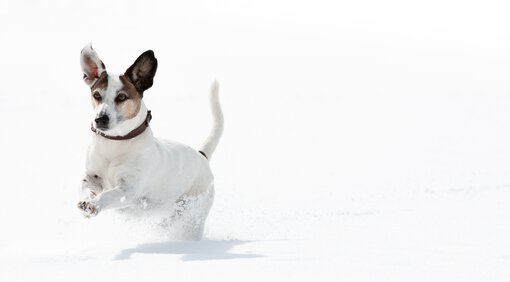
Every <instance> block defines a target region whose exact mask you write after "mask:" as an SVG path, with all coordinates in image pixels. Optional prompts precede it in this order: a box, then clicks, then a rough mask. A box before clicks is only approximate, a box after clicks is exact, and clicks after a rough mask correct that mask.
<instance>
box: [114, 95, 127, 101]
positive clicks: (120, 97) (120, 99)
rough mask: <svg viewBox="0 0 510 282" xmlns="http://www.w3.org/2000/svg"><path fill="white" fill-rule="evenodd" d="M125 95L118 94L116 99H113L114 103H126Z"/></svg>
mask: <svg viewBox="0 0 510 282" xmlns="http://www.w3.org/2000/svg"><path fill="white" fill-rule="evenodd" d="M127 98H128V97H127V95H126V94H124V93H120V94H119V95H117V97H116V98H115V101H116V102H123V101H126V100H127Z"/></svg>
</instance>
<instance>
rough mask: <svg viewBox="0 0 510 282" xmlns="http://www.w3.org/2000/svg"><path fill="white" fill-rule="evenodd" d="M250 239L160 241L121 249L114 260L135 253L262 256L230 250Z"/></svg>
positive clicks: (215, 257)
mask: <svg viewBox="0 0 510 282" xmlns="http://www.w3.org/2000/svg"><path fill="white" fill-rule="evenodd" d="M245 243H250V242H249V241H239V240H227V241H195V242H160V243H148V244H141V245H138V246H136V247H134V248H129V249H125V250H123V251H121V252H120V253H119V254H117V255H116V256H115V257H114V260H127V259H130V258H131V256H132V255H133V254H180V255H183V257H182V258H181V259H182V260H183V261H198V260H223V259H241V258H257V257H262V256H261V255H258V254H236V253H231V252H230V250H231V249H232V248H234V247H235V246H240V245H243V244H245Z"/></svg>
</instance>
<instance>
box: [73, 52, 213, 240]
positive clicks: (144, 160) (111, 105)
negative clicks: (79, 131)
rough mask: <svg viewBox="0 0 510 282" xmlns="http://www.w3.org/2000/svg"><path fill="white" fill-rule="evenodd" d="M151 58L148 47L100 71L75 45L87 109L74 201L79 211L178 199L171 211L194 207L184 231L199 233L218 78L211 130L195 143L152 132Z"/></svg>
mask: <svg viewBox="0 0 510 282" xmlns="http://www.w3.org/2000/svg"><path fill="white" fill-rule="evenodd" d="M157 65H158V62H157V60H156V58H155V57H154V52H152V51H151V50H149V51H146V52H144V53H143V54H142V55H140V56H139V57H138V59H136V61H135V62H134V63H133V65H132V66H130V67H129V68H128V69H127V71H126V72H125V73H124V74H122V75H115V74H110V73H107V72H106V69H105V65H104V64H103V62H102V61H101V60H100V59H99V57H98V55H97V53H96V52H95V51H94V50H93V49H92V46H91V45H87V46H85V48H83V50H82V51H81V67H82V71H83V74H84V76H83V79H84V81H85V83H86V84H87V85H88V86H89V87H90V90H91V98H92V105H93V108H94V117H93V121H92V131H93V134H92V141H91V143H90V145H89V149H88V153H87V163H86V171H85V176H84V178H83V180H82V185H81V193H80V194H81V196H80V197H81V198H80V201H79V203H78V208H79V209H81V210H82V212H83V214H84V215H85V216H86V217H91V216H95V215H97V214H98V213H100V212H102V211H104V210H108V209H123V210H126V209H133V210H135V209H147V208H154V209H158V208H159V209H160V210H161V208H168V207H171V206H174V207H175V206H178V210H177V213H175V214H174V215H172V217H174V216H178V215H180V214H181V213H182V212H183V211H185V210H187V209H194V210H193V211H192V213H193V216H194V222H193V223H192V229H193V230H191V231H188V232H190V236H191V239H199V238H201V236H202V234H203V227H204V223H205V219H206V217H207V215H208V213H209V209H210V208H211V205H212V201H213V198H214V186H213V185H214V184H213V175H212V172H211V169H210V167H209V160H210V159H211V157H212V154H213V152H214V150H215V148H216V145H217V144H218V141H219V139H220V137H221V134H222V132H223V114H222V111H221V108H220V104H219V100H218V83H217V82H214V83H213V84H212V86H211V91H210V103H211V108H212V112H213V125H214V126H213V130H212V131H211V133H210V135H209V137H208V138H207V140H206V141H205V143H204V145H203V147H202V148H201V149H200V151H196V150H194V149H192V148H190V147H188V146H186V145H183V144H179V143H176V142H170V141H163V140H158V139H156V138H154V136H153V134H152V131H151V129H150V127H149V122H150V119H151V112H150V111H148V110H147V108H146V106H145V105H144V103H143V100H142V98H143V94H144V91H145V90H147V89H149V88H150V87H151V86H152V83H153V78H154V75H155V73H156V69H157ZM198 198H199V199H201V200H200V201H196V199H198ZM193 200H195V201H194V202H193ZM192 202H193V203H192Z"/></svg>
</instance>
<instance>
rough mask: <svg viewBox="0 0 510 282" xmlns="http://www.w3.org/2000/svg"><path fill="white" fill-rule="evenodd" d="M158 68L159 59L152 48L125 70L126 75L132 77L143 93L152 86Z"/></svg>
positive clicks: (132, 80)
mask: <svg viewBox="0 0 510 282" xmlns="http://www.w3.org/2000/svg"><path fill="white" fill-rule="evenodd" d="M157 68H158V60H156V57H154V52H153V51H152V50H148V51H145V52H144V53H143V54H141V55H140V57H138V59H136V61H135V62H134V63H133V65H131V66H130V67H129V68H128V69H127V70H126V72H125V75H126V76H127V77H129V79H131V82H133V84H134V85H135V87H136V89H137V90H138V91H139V92H140V94H142V95H143V91H145V90H147V89H149V88H151V86H152V83H153V79H154V75H156V69H157Z"/></svg>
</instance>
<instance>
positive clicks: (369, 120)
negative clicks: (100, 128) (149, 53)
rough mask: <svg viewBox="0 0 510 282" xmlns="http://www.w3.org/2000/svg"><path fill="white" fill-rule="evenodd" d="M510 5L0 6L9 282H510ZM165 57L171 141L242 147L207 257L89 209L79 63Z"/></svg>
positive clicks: (200, 246) (146, 227)
mask: <svg viewBox="0 0 510 282" xmlns="http://www.w3.org/2000/svg"><path fill="white" fill-rule="evenodd" d="M509 13H510V5H509V4H506V2H505V1H500V2H497V1H424V2H421V3H417V2H415V1H414V2H413V1H412V4H411V2H409V1H343V2H342V1H269V0H262V1H252V2H250V1H226V0H218V1H120V0H119V1H85V2H83V1H81V2H79V1H29V0H27V1H6V0H2V1H1V2H0V38H1V47H0V51H1V52H0V83H1V87H0V118H1V123H2V125H1V128H2V133H1V135H0V137H1V138H0V156H1V159H0V171H1V174H0V175H1V178H2V182H1V183H2V184H1V189H2V192H3V193H2V196H1V197H0V198H1V205H0V222H1V224H2V231H1V232H0V266H1V267H0V280H2V281H91V280H94V281H119V280H123V281H139V280H140V279H141V280H142V281H151V280H152V281H198V280H206V281H212V280H217V281H508V280H509V279H510V240H509V239H508V238H510V225H509V216H510V205H508V199H509V197H510V161H509V160H510V150H509V149H508V146H509V144H510V127H509V124H510V113H509V111H508V109H510V67H509V66H510V28H509V27H510V17H509V16H508V15H509ZM88 42H92V43H93V46H94V49H95V50H96V51H97V52H98V53H99V55H100V57H101V58H102V60H103V61H104V63H105V64H106V67H107V70H108V71H111V72H117V73H121V72H124V71H125V69H127V67H129V66H130V65H131V63H132V62H133V61H134V60H135V59H136V57H137V56H138V55H139V54H141V53H142V52H143V51H145V50H147V49H152V50H154V51H155V54H156V57H157V58H158V61H159V67H158V73H157V74H156V78H155V84H154V86H153V87H152V89H150V90H148V91H147V92H146V93H145V98H144V99H145V103H146V105H148V107H149V108H150V109H151V110H152V112H153V116H154V119H153V121H152V123H151V126H152V129H153V131H154V132H155V134H156V135H157V136H161V137H164V138H169V139H174V140H178V141H182V142H184V143H187V144H189V145H191V146H194V147H197V146H198V145H199V144H201V142H202V141H203V140H204V138H205V137H206V135H207V133H208V131H209V127H210V116H209V115H210V114H209V109H208V107H207V90H208V87H209V83H210V82H211V81H212V80H213V79H218V80H219V82H220V85H221V86H220V98H221V100H222V105H223V108H224V114H225V122H226V124H225V134H224V136H223V139H222V140H221V142H220V145H219V147H218V150H217V151H216V153H215V156H214V159H213V160H212V167H213V170H214V172H215V175H216V201H215V204H214V206H213V209H212V211H211V214H210V217H209V219H208V222H207V225H206V233H205V238H204V240H203V241H201V242H171V241H169V240H168V238H166V237H165V236H163V235H162V234H159V233H157V232H155V231H154V230H152V229H151V225H150V224H149V222H129V221H128V222H126V221H125V220H120V219H119V218H118V217H117V216H116V215H115V213H114V212H112V213H108V212H105V213H104V214H101V215H99V216H98V217H97V218H94V219H91V220H86V219H84V218H82V216H81V214H80V213H79V211H78V210H77V209H76V208H75V206H76V201H77V188H78V185H79V183H80V178H81V174H82V172H83V168H84V157H85V152H86V148H87V144H88V140H89V138H90V135H91V132H90V130H89V124H90V118H91V114H92V110H91V107H90V97H89V95H90V93H89V90H88V89H87V87H86V86H85V84H84V83H83V82H82V80H81V75H82V74H81V71H80V67H79V53H80V50H81V48H82V47H83V46H84V45H85V44H87V43H88Z"/></svg>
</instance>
